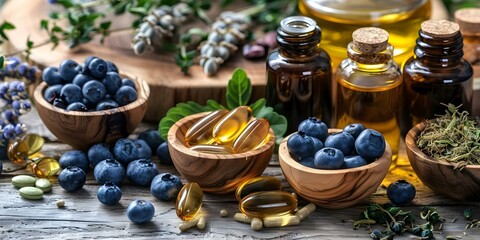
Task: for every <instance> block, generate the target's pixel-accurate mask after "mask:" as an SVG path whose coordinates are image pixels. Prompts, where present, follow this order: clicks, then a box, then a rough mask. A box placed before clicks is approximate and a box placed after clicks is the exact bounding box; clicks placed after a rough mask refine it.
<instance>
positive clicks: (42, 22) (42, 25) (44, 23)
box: [40, 19, 48, 31]
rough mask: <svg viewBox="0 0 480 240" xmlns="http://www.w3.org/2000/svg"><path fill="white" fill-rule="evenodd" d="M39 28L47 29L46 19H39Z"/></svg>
mask: <svg viewBox="0 0 480 240" xmlns="http://www.w3.org/2000/svg"><path fill="white" fill-rule="evenodd" d="M40 29H45V30H47V31H48V20H46V19H42V20H41V21H40Z"/></svg>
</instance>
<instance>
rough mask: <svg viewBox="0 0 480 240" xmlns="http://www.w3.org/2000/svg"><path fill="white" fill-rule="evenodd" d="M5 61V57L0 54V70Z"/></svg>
mask: <svg viewBox="0 0 480 240" xmlns="http://www.w3.org/2000/svg"><path fill="white" fill-rule="evenodd" d="M4 63H5V57H4V56H0V70H1V69H3V64H4Z"/></svg>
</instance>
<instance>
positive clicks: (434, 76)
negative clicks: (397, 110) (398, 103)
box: [402, 20, 473, 136]
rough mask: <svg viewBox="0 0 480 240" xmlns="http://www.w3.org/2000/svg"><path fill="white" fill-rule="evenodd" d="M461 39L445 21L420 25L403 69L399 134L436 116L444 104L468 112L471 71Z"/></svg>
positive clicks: (443, 109)
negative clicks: (412, 50) (410, 54)
mask: <svg viewBox="0 0 480 240" xmlns="http://www.w3.org/2000/svg"><path fill="white" fill-rule="evenodd" d="M462 47H463V38H462V34H461V33H460V31H459V26H458V24H456V23H454V22H450V21H447V20H428V21H425V22H423V23H422V25H421V27H420V31H419V37H418V39H417V45H416V47H415V50H414V53H415V55H414V56H413V57H412V58H410V59H408V60H407V62H406V63H405V65H404V66H403V80H404V99H405V101H404V104H405V105H404V110H405V111H404V112H403V113H404V114H403V117H402V134H403V135H404V136H405V135H406V134H407V132H408V130H410V128H412V127H413V126H414V125H416V124H417V123H420V122H422V121H424V120H426V119H431V118H434V117H435V115H437V114H445V109H446V106H445V105H444V104H448V103H452V104H454V105H455V106H459V105H461V109H460V110H466V111H469V112H471V110H472V97H473V69H472V66H471V65H470V63H468V62H467V61H465V60H464V59H463V58H462V56H463V50H462Z"/></svg>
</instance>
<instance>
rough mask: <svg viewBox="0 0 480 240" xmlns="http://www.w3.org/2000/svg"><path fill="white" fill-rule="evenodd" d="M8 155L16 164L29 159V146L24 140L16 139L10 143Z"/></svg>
mask: <svg viewBox="0 0 480 240" xmlns="http://www.w3.org/2000/svg"><path fill="white" fill-rule="evenodd" d="M7 157H8V159H10V161H12V162H13V163H16V164H22V163H24V162H25V161H26V160H27V159H28V146H27V144H25V142H24V141H22V140H20V139H16V140H14V141H12V142H10V143H9V144H8V148H7Z"/></svg>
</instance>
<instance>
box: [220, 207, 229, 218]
mask: <svg viewBox="0 0 480 240" xmlns="http://www.w3.org/2000/svg"><path fill="white" fill-rule="evenodd" d="M227 216H228V211H227V209H222V210H220V217H222V218H223V217H227Z"/></svg>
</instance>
